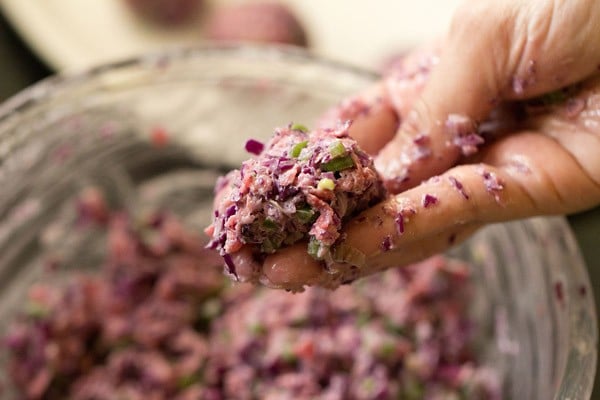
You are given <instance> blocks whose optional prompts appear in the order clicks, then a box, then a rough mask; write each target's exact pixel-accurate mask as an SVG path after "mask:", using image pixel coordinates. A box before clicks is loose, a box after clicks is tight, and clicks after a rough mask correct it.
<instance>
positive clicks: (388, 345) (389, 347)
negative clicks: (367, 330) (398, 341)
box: [379, 342, 396, 358]
mask: <svg viewBox="0 0 600 400" xmlns="http://www.w3.org/2000/svg"><path fill="white" fill-rule="evenodd" d="M379 354H380V355H381V356H382V357H383V358H390V357H392V356H394V355H395V354H396V345H395V344H394V343H393V342H385V343H383V344H382V345H381V347H380V348H379Z"/></svg>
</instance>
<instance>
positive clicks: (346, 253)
mask: <svg viewBox="0 0 600 400" xmlns="http://www.w3.org/2000/svg"><path fill="white" fill-rule="evenodd" d="M333 260H334V261H336V262H339V263H346V264H350V265H355V266H357V267H363V266H364V265H365V264H366V261H367V256H366V255H365V253H363V252H362V251H360V250H358V249H357V248H354V247H352V246H349V245H347V244H344V243H340V244H338V245H337V246H336V247H335V249H334V250H333Z"/></svg>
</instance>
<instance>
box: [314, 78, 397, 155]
mask: <svg viewBox="0 0 600 400" xmlns="http://www.w3.org/2000/svg"><path fill="white" fill-rule="evenodd" d="M348 120H351V121H352V125H351V126H350V130H349V133H350V136H351V137H353V138H354V139H355V140H356V141H357V142H358V145H359V146H360V147H361V148H362V149H363V150H365V151H366V152H367V153H369V154H377V152H379V150H380V149H381V148H382V147H383V146H384V145H385V144H386V143H387V142H389V141H390V140H391V139H392V138H393V137H394V135H395V133H396V130H397V129H398V114H397V113H396V111H395V110H394V109H393V107H392V104H391V101H390V99H389V96H388V92H387V90H386V89H385V87H384V85H383V83H378V84H376V85H375V86H373V87H371V88H369V89H368V90H366V91H365V92H364V93H361V94H359V95H357V96H354V97H351V98H348V99H346V100H344V101H342V102H341V103H340V104H338V105H336V106H335V107H333V108H332V109H330V110H329V111H328V112H326V113H325V114H324V115H323V116H322V117H321V118H320V120H319V121H318V123H317V125H318V127H321V128H327V127H332V126H335V125H336V124H337V123H339V122H345V121H348Z"/></svg>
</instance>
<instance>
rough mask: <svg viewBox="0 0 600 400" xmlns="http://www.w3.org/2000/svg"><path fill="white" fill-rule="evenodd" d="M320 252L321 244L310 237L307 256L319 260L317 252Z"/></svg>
mask: <svg viewBox="0 0 600 400" xmlns="http://www.w3.org/2000/svg"><path fill="white" fill-rule="evenodd" d="M320 250H321V243H319V241H318V240H317V239H316V238H315V237H314V236H311V237H310V240H309V241H308V254H309V255H310V256H311V257H313V258H315V259H317V260H319V259H320V258H319V251H320Z"/></svg>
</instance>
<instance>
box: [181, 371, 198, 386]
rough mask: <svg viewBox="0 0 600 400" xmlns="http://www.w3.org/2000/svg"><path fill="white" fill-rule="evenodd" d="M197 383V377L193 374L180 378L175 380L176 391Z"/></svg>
mask: <svg viewBox="0 0 600 400" xmlns="http://www.w3.org/2000/svg"><path fill="white" fill-rule="evenodd" d="M197 382H199V379H198V376H197V375H195V374H192V375H187V376H182V377H181V378H179V379H178V380H177V389H179V390H183V389H187V388H188V387H190V386H192V385H193V384H194V383H197Z"/></svg>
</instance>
